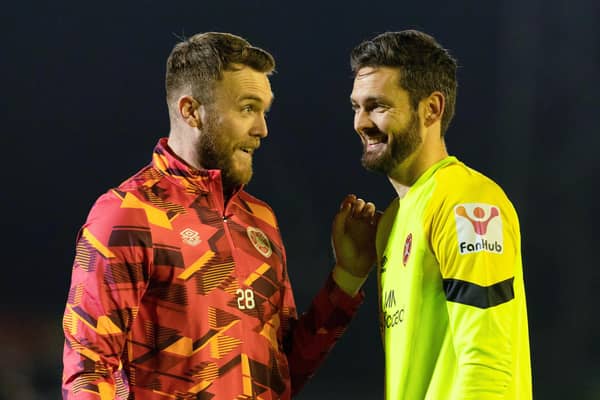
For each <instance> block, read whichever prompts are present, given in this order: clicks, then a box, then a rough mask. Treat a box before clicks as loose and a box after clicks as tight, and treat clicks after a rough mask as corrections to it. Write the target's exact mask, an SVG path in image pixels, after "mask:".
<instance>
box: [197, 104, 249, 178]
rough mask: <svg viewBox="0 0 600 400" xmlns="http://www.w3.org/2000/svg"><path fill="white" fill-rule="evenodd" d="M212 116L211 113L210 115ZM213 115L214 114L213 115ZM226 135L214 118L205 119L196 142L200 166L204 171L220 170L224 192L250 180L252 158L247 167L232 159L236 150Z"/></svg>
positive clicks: (246, 164)
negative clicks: (200, 161) (201, 131)
mask: <svg viewBox="0 0 600 400" xmlns="http://www.w3.org/2000/svg"><path fill="white" fill-rule="evenodd" d="M211 114H213V113H211ZM213 115H214V114H213ZM226 137H227V133H226V132H224V131H223V130H222V128H221V125H220V124H219V122H218V121H217V119H216V117H214V116H212V115H211V116H210V117H209V118H207V120H206V122H205V126H204V132H203V133H202V135H201V136H200V140H199V142H198V152H199V155H200V160H202V166H203V167H204V168H206V169H218V170H221V180H222V182H223V187H224V188H225V189H226V190H231V189H233V188H236V187H238V186H240V185H245V184H247V183H248V182H250V179H251V178H252V156H250V161H249V165H248V163H244V164H245V165H242V164H241V163H240V162H237V161H236V160H235V159H234V153H235V152H236V151H239V150H236V149H235V148H234V147H233V146H232V143H231V142H229V141H227V140H226V139H225V138H226Z"/></svg>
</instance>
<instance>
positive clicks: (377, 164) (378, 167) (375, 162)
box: [361, 111, 423, 175]
mask: <svg viewBox="0 0 600 400" xmlns="http://www.w3.org/2000/svg"><path fill="white" fill-rule="evenodd" d="M375 129H376V128H375ZM381 133H382V132H381V131H379V130H377V132H373V133H372V136H377V135H381ZM369 136H371V135H369ZM422 142H423V139H422V138H421V135H420V134H419V116H418V114H417V112H416V111H414V112H413V113H412V115H411V118H410V121H409V122H408V126H406V127H405V128H404V129H402V130H400V131H398V132H396V133H394V132H390V133H389V134H388V135H387V143H386V144H385V147H384V149H383V150H382V151H379V152H377V151H369V149H368V147H367V146H368V145H367V143H366V141H364V140H363V155H362V159H361V162H362V165H363V167H365V168H366V169H368V170H369V171H374V172H382V173H384V174H386V175H390V173H391V172H392V171H393V170H394V168H396V167H397V166H398V165H399V164H401V163H403V162H404V161H405V160H406V159H407V158H408V157H409V156H410V155H411V154H413V153H414V152H415V150H417V148H418V147H419V145H420V144H421V143H422Z"/></svg>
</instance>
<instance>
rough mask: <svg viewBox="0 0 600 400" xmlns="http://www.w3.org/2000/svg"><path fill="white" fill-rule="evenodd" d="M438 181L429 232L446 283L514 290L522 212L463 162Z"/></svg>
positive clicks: (444, 171) (427, 218)
mask: <svg viewBox="0 0 600 400" xmlns="http://www.w3.org/2000/svg"><path fill="white" fill-rule="evenodd" d="M434 179H435V181H436V182H435V189H434V191H433V194H432V196H431V199H430V203H429V204H428V206H427V209H426V212H425V218H424V227H425V230H426V232H427V235H428V239H429V242H430V244H431V249H432V251H433V252H434V254H435V256H436V258H437V260H438V262H439V265H440V272H441V273H442V277H443V278H444V284H445V285H446V286H449V287H450V286H452V287H454V286H457V285H458V286H460V287H462V286H461V285H463V286H464V285H470V286H473V285H475V286H474V287H481V288H494V289H496V288H495V285H500V286H501V288H500V289H502V288H503V287H504V286H507V287H508V286H512V279H513V278H514V275H515V268H516V265H517V259H520V249H519V246H520V237H519V232H518V219H517V216H516V213H515V211H514V208H513V206H512V204H511V203H510V201H509V200H508V198H507V196H506V194H505V193H504V191H503V190H502V189H501V188H500V186H498V185H497V184H496V183H495V182H494V181H492V180H491V179H489V178H487V177H486V176H484V175H483V174H481V173H479V172H477V171H475V170H473V169H471V168H468V167H466V166H465V165H464V164H462V163H455V164H452V165H449V166H447V167H446V168H442V169H440V170H439V171H438V172H437V173H436V175H435V177H434ZM477 290H479V289H477ZM482 290H483V289H482ZM483 291H484V292H485V291H489V290H488V289H485V290H483Z"/></svg>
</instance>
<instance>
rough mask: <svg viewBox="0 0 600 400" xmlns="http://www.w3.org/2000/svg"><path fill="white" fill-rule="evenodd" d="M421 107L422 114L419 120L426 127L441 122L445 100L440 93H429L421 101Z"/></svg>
mask: <svg viewBox="0 0 600 400" xmlns="http://www.w3.org/2000/svg"><path fill="white" fill-rule="evenodd" d="M421 105H422V113H423V114H422V115H421V119H422V121H423V124H424V125H425V126H426V127H429V126H431V125H433V124H434V123H435V122H437V121H441V120H442V115H444V109H445V106H446V99H445V98H444V95H443V94H442V92H438V91H435V92H433V93H431V94H430V95H429V96H428V97H426V98H424V99H423V100H421Z"/></svg>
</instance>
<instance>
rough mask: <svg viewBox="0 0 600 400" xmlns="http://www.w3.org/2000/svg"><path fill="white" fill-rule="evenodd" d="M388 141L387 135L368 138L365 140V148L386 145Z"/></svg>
mask: <svg viewBox="0 0 600 400" xmlns="http://www.w3.org/2000/svg"><path fill="white" fill-rule="evenodd" d="M387 141H388V137H387V135H380V136H369V137H367V138H366V142H365V144H366V147H375V146H379V145H383V144H386V143H387Z"/></svg>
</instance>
